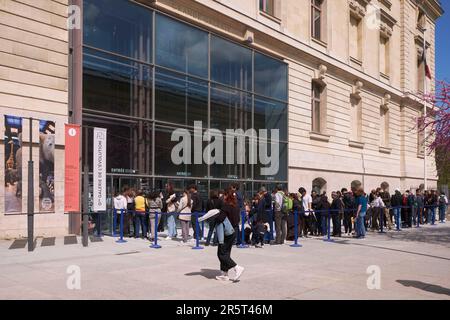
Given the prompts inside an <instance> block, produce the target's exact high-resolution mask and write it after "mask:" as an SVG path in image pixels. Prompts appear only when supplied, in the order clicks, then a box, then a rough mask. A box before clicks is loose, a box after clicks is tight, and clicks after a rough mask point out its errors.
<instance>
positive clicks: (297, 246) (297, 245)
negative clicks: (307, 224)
mask: <svg viewBox="0 0 450 320" xmlns="http://www.w3.org/2000/svg"><path fill="white" fill-rule="evenodd" d="M294 232H295V234H294V244H291V247H292V248H300V247H302V245H301V244H299V243H298V212H297V210H294Z"/></svg>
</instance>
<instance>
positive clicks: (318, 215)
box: [311, 190, 325, 236]
mask: <svg viewBox="0 0 450 320" xmlns="http://www.w3.org/2000/svg"><path fill="white" fill-rule="evenodd" d="M311 198H312V205H311V208H312V209H313V215H314V216H315V220H313V223H315V226H314V231H315V233H316V236H322V235H323V234H322V217H324V214H325V213H324V212H321V211H319V207H320V201H321V196H320V195H318V194H317V192H316V191H314V190H312V191H311Z"/></svg>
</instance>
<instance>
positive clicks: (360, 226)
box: [356, 212, 366, 237]
mask: <svg viewBox="0 0 450 320" xmlns="http://www.w3.org/2000/svg"><path fill="white" fill-rule="evenodd" d="M365 219H366V213H365V212H360V213H359V215H358V218H356V236H358V237H365V236H366V227H365V225H364V221H365Z"/></svg>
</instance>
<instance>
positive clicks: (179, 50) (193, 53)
mask: <svg viewBox="0 0 450 320" xmlns="http://www.w3.org/2000/svg"><path fill="white" fill-rule="evenodd" d="M156 30H157V33H156V46H155V48H156V64H157V65H160V66H164V67H167V68H171V69H174V70H177V71H181V72H183V73H187V74H191V75H195V76H199V77H202V78H208V33H206V32H204V31H201V30H199V29H196V28H194V27H191V26H188V25H186V24H184V23H181V22H178V21H176V20H173V19H170V18H168V17H166V16H164V15H160V14H158V15H156Z"/></svg>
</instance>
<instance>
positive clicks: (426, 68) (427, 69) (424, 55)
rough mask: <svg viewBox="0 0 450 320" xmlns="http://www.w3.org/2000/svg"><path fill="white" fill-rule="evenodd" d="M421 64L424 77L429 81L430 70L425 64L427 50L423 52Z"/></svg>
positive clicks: (426, 63)
mask: <svg viewBox="0 0 450 320" xmlns="http://www.w3.org/2000/svg"><path fill="white" fill-rule="evenodd" d="M422 62H423V65H424V68H425V76H426V77H427V78H428V79H430V80H431V70H430V66H429V65H428V62H427V50H423V53H422Z"/></svg>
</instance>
